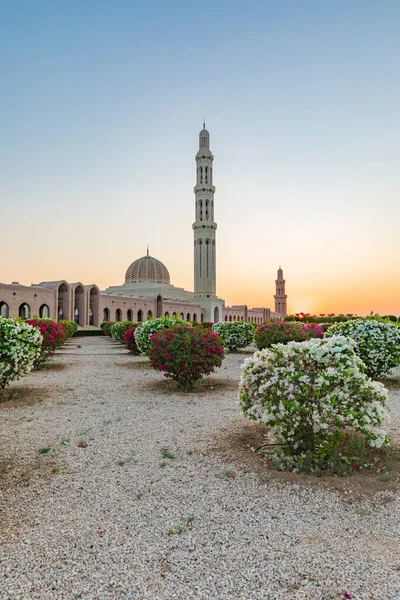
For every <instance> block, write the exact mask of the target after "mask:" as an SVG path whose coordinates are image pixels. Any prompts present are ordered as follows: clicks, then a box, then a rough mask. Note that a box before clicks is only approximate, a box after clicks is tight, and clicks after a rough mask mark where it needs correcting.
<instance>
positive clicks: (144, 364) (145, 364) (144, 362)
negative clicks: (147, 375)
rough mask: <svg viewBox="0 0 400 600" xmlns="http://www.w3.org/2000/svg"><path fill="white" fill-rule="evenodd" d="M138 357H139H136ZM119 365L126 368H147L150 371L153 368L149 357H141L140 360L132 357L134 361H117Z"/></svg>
mask: <svg viewBox="0 0 400 600" xmlns="http://www.w3.org/2000/svg"><path fill="white" fill-rule="evenodd" d="M135 358H137V357H135ZM116 366H117V367H123V368H124V369H133V370H135V369H145V370H148V371H152V370H153V368H152V366H151V362H150V361H149V360H148V359H139V360H134V358H133V357H132V361H131V362H123V363H116Z"/></svg>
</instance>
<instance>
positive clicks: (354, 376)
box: [239, 336, 389, 464]
mask: <svg viewBox="0 0 400 600" xmlns="http://www.w3.org/2000/svg"><path fill="white" fill-rule="evenodd" d="M354 345H355V344H354V342H353V341H352V340H349V339H347V338H345V337H343V336H334V337H331V338H327V339H311V340H309V341H306V342H289V343H288V344H287V345H284V344H276V345H275V346H273V347H272V348H265V349H263V350H260V351H258V352H256V353H255V354H254V355H253V356H252V357H250V358H248V359H246V360H245V362H244V365H243V367H242V376H241V380H240V388H239V395H240V401H241V409H242V411H243V412H244V414H245V415H246V416H247V417H248V418H249V419H253V420H255V421H259V422H261V423H265V424H266V425H267V426H269V427H270V437H271V438H272V440H271V443H273V444H274V445H275V444H276V445H277V446H280V447H281V450H280V451H281V452H282V453H283V454H285V455H286V456H289V457H296V456H297V457H299V456H300V457H302V458H305V457H306V456H309V457H312V458H316V459H318V460H319V464H321V462H322V463H323V462H324V461H325V462H326V461H328V462H329V455H330V453H333V452H334V449H335V447H336V448H337V444H338V443H339V442H340V441H342V440H343V434H344V433H345V432H346V430H349V428H351V430H352V431H355V432H358V434H361V436H363V437H364V438H365V439H366V440H367V441H368V442H369V444H370V445H371V446H375V447H382V446H383V445H386V444H388V443H389V438H388V437H387V435H386V433H385V432H384V431H379V430H377V429H376V428H378V427H381V426H382V424H383V423H384V422H385V421H386V420H388V414H387V412H386V409H385V402H386V398H387V391H386V389H385V387H384V386H383V385H382V384H380V383H377V382H374V381H372V380H371V379H370V378H369V377H368V376H367V375H366V374H365V373H363V364H362V362H361V359H360V358H359V357H358V356H357V355H356V353H355V352H354Z"/></svg>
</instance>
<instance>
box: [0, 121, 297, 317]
mask: <svg viewBox="0 0 400 600" xmlns="http://www.w3.org/2000/svg"><path fill="white" fill-rule="evenodd" d="M213 161H214V156H213V155H212V153H211V150H210V134H209V132H208V131H207V130H206V128H205V124H204V125H203V129H202V130H201V131H200V134H199V149H198V152H197V154H196V185H195V187H194V194H195V220H194V223H193V225H192V227H193V233H194V261H193V264H194V291H193V292H192V291H187V290H184V289H183V288H179V287H175V286H174V285H172V284H171V281H170V275H169V272H168V269H167V267H166V266H165V265H164V264H163V263H162V262H161V261H160V260H158V259H156V258H154V257H152V256H150V254H149V251H148V250H147V254H146V255H145V256H143V257H141V258H139V259H137V260H135V261H134V262H133V263H132V264H131V265H130V266H129V267H128V269H127V271H126V274H125V282H124V283H123V284H121V285H119V286H110V287H108V288H107V289H106V290H104V291H101V290H100V289H99V287H98V286H97V285H95V284H90V285H84V284H83V283H81V282H75V283H68V282H67V281H65V280H59V281H44V282H42V283H38V284H32V285H30V286H25V285H21V284H20V283H18V282H13V283H11V284H3V283H0V315H1V316H4V317H7V316H19V317H22V318H28V317H29V316H30V315H38V316H40V317H49V318H52V319H70V320H72V321H75V322H77V323H78V324H79V325H80V326H81V327H87V326H95V327H96V326H97V327H98V326H99V325H100V323H101V322H102V321H122V320H125V319H127V320H130V321H133V322H141V321H143V320H146V319H148V318H153V317H159V316H161V315H166V316H177V317H180V318H181V319H184V320H187V321H199V322H203V321H211V322H213V323H216V322H218V321H249V322H252V323H263V322H265V321H268V320H270V319H279V318H283V317H285V316H286V310H287V304H286V301H287V296H286V291H285V280H284V278H283V271H282V269H281V267H279V269H278V273H277V279H276V280H275V285H276V293H275V295H274V299H275V310H274V311H272V310H271V309H270V308H266V307H262V308H249V307H248V306H247V305H246V304H243V305H235V306H230V307H229V306H225V302H224V300H222V299H221V298H218V296H217V293H216V291H217V272H216V229H217V223H216V222H215V219H214V195H215V187H214V185H213Z"/></svg>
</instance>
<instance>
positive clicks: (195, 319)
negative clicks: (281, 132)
mask: <svg viewBox="0 0 400 600" xmlns="http://www.w3.org/2000/svg"><path fill="white" fill-rule="evenodd" d="M193 321H195V323H197V315H196V313H194V314H193Z"/></svg>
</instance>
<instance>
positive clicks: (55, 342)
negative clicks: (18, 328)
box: [25, 318, 65, 369]
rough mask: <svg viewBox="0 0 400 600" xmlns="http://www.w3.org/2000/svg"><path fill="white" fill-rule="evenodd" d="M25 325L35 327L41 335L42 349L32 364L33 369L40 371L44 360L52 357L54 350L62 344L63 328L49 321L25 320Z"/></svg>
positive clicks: (63, 337) (63, 338)
mask: <svg viewBox="0 0 400 600" xmlns="http://www.w3.org/2000/svg"><path fill="white" fill-rule="evenodd" d="M25 323H27V324H28V325H31V326H32V327H37V329H39V331H40V333H41V334H42V338H43V340H42V349H41V352H40V355H39V356H38V357H37V358H36V360H35V363H34V368H35V369H40V367H41V366H42V365H43V364H44V363H45V362H46V360H48V359H49V358H50V357H51V356H53V354H54V352H55V351H56V348H59V347H60V346H62V344H63V343H64V341H65V332H64V328H63V326H62V325H61V324H60V323H56V322H55V321H52V320H51V319H39V318H34V319H26V321H25Z"/></svg>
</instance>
